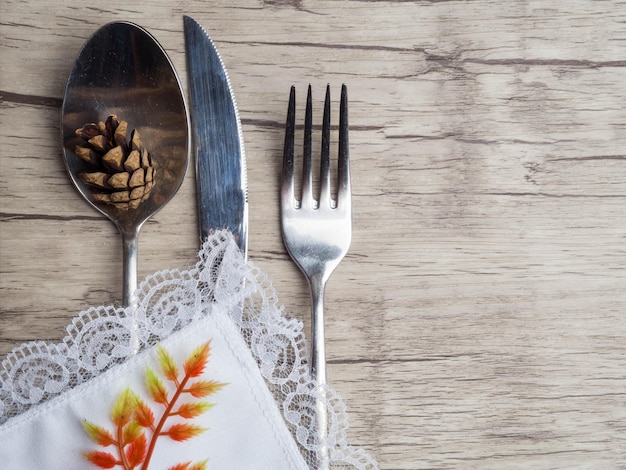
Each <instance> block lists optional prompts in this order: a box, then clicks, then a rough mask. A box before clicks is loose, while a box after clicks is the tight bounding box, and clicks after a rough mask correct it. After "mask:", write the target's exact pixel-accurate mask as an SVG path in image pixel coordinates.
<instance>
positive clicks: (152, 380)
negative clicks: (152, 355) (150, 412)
mask: <svg viewBox="0 0 626 470" xmlns="http://www.w3.org/2000/svg"><path fill="white" fill-rule="evenodd" d="M146 386H147V388H148V393H149V394H150V396H151V397H152V399H153V400H154V401H155V402H157V403H161V404H162V405H165V406H167V405H168V399H167V390H166V389H165V385H163V382H162V381H161V379H159V378H158V377H157V375H156V374H155V373H154V371H153V370H152V369H150V368H147V369H146Z"/></svg>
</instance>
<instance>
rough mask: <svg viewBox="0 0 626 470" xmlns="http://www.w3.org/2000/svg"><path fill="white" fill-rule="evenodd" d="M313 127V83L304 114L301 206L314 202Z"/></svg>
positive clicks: (311, 205) (307, 205) (310, 204)
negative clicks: (312, 166)
mask: <svg viewBox="0 0 626 470" xmlns="http://www.w3.org/2000/svg"><path fill="white" fill-rule="evenodd" d="M312 128H313V103H312V99H311V85H309V91H308V92H307V97H306V111H305V116H304V151H303V160H302V198H301V199H300V207H303V208H311V207H313V206H314V203H313V171H312V168H311V159H312V157H311V153H312V152H311V132H312Z"/></svg>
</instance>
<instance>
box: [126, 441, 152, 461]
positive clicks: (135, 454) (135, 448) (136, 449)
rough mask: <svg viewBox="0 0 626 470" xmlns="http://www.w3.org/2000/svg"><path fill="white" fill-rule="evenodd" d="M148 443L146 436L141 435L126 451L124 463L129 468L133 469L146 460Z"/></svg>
mask: <svg viewBox="0 0 626 470" xmlns="http://www.w3.org/2000/svg"><path fill="white" fill-rule="evenodd" d="M147 452H148V441H147V440H146V435H145V434H144V433H141V434H140V435H139V437H137V438H136V439H135V440H134V441H133V442H131V444H130V445H129V446H128V448H127V449H126V461H127V462H128V465H129V466H130V468H135V467H136V466H137V465H139V464H141V463H142V462H143V461H144V460H145V459H146V453H147Z"/></svg>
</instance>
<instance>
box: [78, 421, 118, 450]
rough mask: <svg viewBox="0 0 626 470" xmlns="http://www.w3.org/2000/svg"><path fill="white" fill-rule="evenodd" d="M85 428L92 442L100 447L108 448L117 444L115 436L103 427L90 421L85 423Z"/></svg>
mask: <svg viewBox="0 0 626 470" xmlns="http://www.w3.org/2000/svg"><path fill="white" fill-rule="evenodd" d="M83 428H84V429H85V431H86V432H87V434H88V435H89V437H90V438H91V440H92V441H94V442H95V443H96V444H98V445H101V446H104V447H107V446H110V445H113V444H115V443H116V442H115V439H114V438H113V435H112V434H111V433H110V432H109V431H107V430H106V429H104V428H103V427H102V426H98V425H97V424H93V423H90V422H89V421H83Z"/></svg>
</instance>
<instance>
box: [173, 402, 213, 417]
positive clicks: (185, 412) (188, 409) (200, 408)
mask: <svg viewBox="0 0 626 470" xmlns="http://www.w3.org/2000/svg"><path fill="white" fill-rule="evenodd" d="M214 406H215V405H214V404H212V403H207V402H205V401H199V402H196V403H183V404H182V405H180V408H178V410H177V411H176V413H174V414H177V415H178V416H180V417H181V418H185V419H192V418H196V417H198V416H200V415H201V414H202V413H204V412H206V411H208V410H210V409H211V408H213V407H214Z"/></svg>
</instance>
